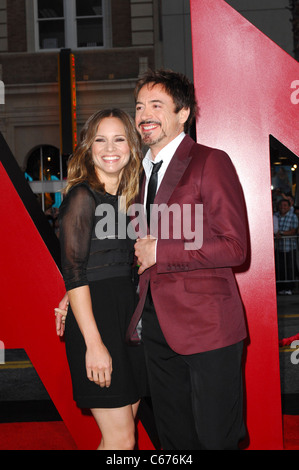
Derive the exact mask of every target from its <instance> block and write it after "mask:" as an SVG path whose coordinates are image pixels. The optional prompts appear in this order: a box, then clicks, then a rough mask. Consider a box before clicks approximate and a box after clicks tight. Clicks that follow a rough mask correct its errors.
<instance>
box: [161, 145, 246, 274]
mask: <svg viewBox="0 0 299 470" xmlns="http://www.w3.org/2000/svg"><path fill="white" fill-rule="evenodd" d="M194 167H195V168H196V165H194ZM192 171H193V169H192ZM199 179H200V181H199V182H198V193H199V194H197V195H195V199H196V198H197V200H201V201H202V204H203V213H204V216H203V227H196V230H202V229H203V243H202V245H201V246H200V247H196V246H193V247H192V249H191V250H190V249H186V242H187V241H186V240H185V239H184V238H183V237H182V238H181V239H159V240H158V242H157V266H156V267H157V272H158V273H163V272H164V273H166V272H167V273H169V272H170V271H188V270H194V269H203V268H221V267H234V266H240V265H241V264H243V262H244V261H245V258H246V251H247V217H246V209H245V203H244V198H243V192H242V189H241V185H240V182H239V179H238V176H237V174H236V171H235V168H234V166H233V164H232V162H231V160H230V158H229V157H228V155H227V154H225V153H224V152H222V151H220V150H211V152H210V154H209V156H208V157H207V159H206V162H205V164H204V168H203V171H202V175H201V178H200V176H199ZM173 197H175V191H174V193H173Z"/></svg>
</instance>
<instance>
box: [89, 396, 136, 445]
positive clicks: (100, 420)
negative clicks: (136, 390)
mask: <svg viewBox="0 0 299 470" xmlns="http://www.w3.org/2000/svg"><path fill="white" fill-rule="evenodd" d="M138 405H139V402H137V403H134V404H133V405H128V406H124V407H121V408H93V409H92V410H91V412H92V414H93V416H94V418H95V420H96V422H97V425H98V426H99V428H100V431H101V434H102V439H101V443H100V445H99V447H98V450H133V449H134V447H135V416H136V413H137V409H138Z"/></svg>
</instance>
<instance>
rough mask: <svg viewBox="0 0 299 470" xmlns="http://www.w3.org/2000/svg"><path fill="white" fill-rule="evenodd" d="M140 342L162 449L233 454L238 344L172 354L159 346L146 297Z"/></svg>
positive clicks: (240, 429)
mask: <svg viewBox="0 0 299 470" xmlns="http://www.w3.org/2000/svg"><path fill="white" fill-rule="evenodd" d="M142 340H143V343H144V347H145V354H146V361H147V368H148V374H149V384H150V392H151V397H152V403H153V411H154V416H155V421H156V426H157V430H158V434H159V438H160V442H161V446H162V448H163V450H196V449H197V450H203V449H206V450H237V449H238V444H239V442H240V440H242V439H244V438H245V435H246V432H245V426H244V421H243V390H242V388H243V387H242V365H241V361H242V352H243V342H241V343H237V344H235V345H232V346H229V347H226V348H222V349H218V350H213V351H209V352H204V353H199V354H194V355H189V356H181V355H179V354H177V353H175V352H174V351H173V350H172V349H171V348H170V347H169V346H168V344H167V343H166V341H165V338H164V335H163V333H162V331H161V328H160V326H159V322H158V320H157V316H156V312H155V309H154V305H153V302H152V299H151V295H150V293H149V294H148V296H147V299H146V303H145V307H144V312H143V316H142Z"/></svg>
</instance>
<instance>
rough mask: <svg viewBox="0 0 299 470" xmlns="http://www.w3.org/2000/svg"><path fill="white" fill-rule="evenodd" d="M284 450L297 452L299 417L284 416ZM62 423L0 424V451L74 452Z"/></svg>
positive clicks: (74, 447)
mask: <svg viewBox="0 0 299 470" xmlns="http://www.w3.org/2000/svg"><path fill="white" fill-rule="evenodd" d="M283 429H284V449H285V450H299V416H291V415H284V416H283ZM76 449H77V447H76V444H75V443H74V441H73V439H72V437H71V435H70V434H69V432H68V430H67V428H66V426H65V425H64V423H63V422H62V421H59V422H47V423H2V424H0V450H76Z"/></svg>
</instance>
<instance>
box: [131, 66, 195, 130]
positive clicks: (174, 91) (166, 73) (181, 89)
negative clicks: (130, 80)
mask: <svg viewBox="0 0 299 470" xmlns="http://www.w3.org/2000/svg"><path fill="white" fill-rule="evenodd" d="M158 84H160V85H162V86H163V88H164V90H165V92H166V93H167V94H168V95H170V96H171V97H172V99H173V101H174V104H175V112H176V113H178V112H179V111H180V110H181V109H183V108H189V109H190V114H189V117H188V119H187V121H186V122H185V126H184V130H185V132H186V133H187V132H188V130H189V129H190V127H191V124H192V122H193V120H194V119H195V118H196V115H197V112H198V107H197V101H196V97H195V90H194V85H193V83H192V82H191V81H190V80H189V79H188V78H187V77H186V76H185V75H183V74H180V73H176V72H173V71H172V70H157V71H152V70H148V71H147V72H145V73H144V74H143V75H142V76H141V78H140V79H139V80H138V82H137V84H136V87H135V102H136V101H137V97H138V93H139V91H140V90H141V88H142V87H143V86H144V85H152V86H155V85H158Z"/></svg>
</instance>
